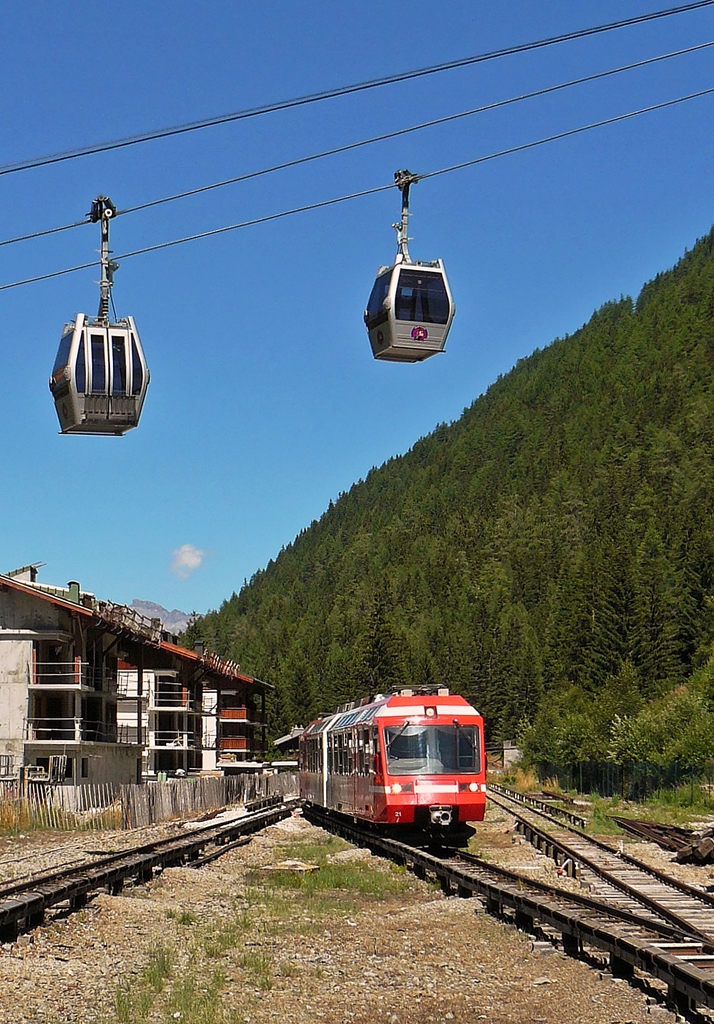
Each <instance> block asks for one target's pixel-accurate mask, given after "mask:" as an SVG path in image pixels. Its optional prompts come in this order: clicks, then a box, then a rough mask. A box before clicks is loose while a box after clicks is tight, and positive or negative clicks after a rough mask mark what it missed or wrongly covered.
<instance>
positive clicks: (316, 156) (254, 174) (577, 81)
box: [0, 40, 714, 246]
mask: <svg viewBox="0 0 714 1024" xmlns="http://www.w3.org/2000/svg"><path fill="white" fill-rule="evenodd" d="M711 46H714V40H710V41H709V42H706V43H697V44H696V45H695V46H688V47H685V48H684V49H681V50H672V51H671V52H670V53H663V54H659V55H658V56H657V57H648V58H646V59H645V60H640V61H636V62H634V63H632V64H623V65H621V66H620V67H617V68H609V69H608V70H607V71H598V72H596V73H595V74H592V75H585V76H584V77H582V78H574V79H571V80H570V81H568V82H560V83H559V84H558V85H549V86H545V87H544V88H542V89H534V90H533V91H532V92H525V93H521V94H520V95H519V96H510V97H508V98H507V99H505V100H496V101H495V102H493V103H486V104H484V105H482V106H480V107H473V108H472V109H471V110H462V111H460V112H459V113H457V114H447V115H445V116H444V117H438V118H434V119H433V120H431V121H423V122H422V123H421V124H416V125H411V126H410V127H408V128H400V129H398V130H396V131H393V132H385V133H384V134H382V135H373V136H372V137H371V138H369V139H361V140H360V141H359V142H349V143H347V144H346V145H344V146H335V147H334V148H332V149H326V150H323V151H322V152H321V153H312V154H310V155H309V156H301V157H297V158H295V159H294V160H286V161H285V162H284V163H280V164H274V165H273V166H272V167H264V168H262V169H261V170H258V171H249V172H247V173H246V174H240V175H237V176H236V177H234V178H226V179H225V180H224V181H217V182H214V183H213V184H211V185H201V186H199V187H198V188H193V189H188V190H187V191H185V192H177V193H175V194H174V195H171V196H163V197H162V198H160V199H151V200H149V201H148V202H146V203H140V204H138V205H137V206H128V207H125V208H124V209H121V210H118V211H117V215H119V214H127V213H138V212H141V211H142V210H148V209H150V208H151V207H153V206H160V205H162V204H163V203H171V202H174V201H175V200H177V199H188V198H190V197H191V196H195V195H200V194H201V193H203V192H210V191H212V190H213V189H217V188H224V187H225V186H227V185H235V184H238V183H239V182H241V181H249V180H251V179H253V178H259V177H261V176H262V175H265V174H273V173H274V172H276V171H283V170H288V169H290V168H292V167H298V166H300V165H301V164H306V163H310V162H312V161H314V160H322V159H324V158H325V157H328V156H337V155H338V154H340V153H347V152H350V151H351V150H353V149H359V148H361V147H363V146H371V145H374V144H375V143H377V142H386V141H388V140H389V139H396V138H400V137H401V136H403V135H409V134H411V133H412V132H418V131H423V130H424V129H426V128H435V127H438V126H439V125H442V124H448V123H449V122H452V121H458V120H460V119H462V118H465V117H472V116H473V115H475V114H481V113H485V112H487V111H492V110H498V109H499V108H501V107H507V106H510V105H511V104H513V103H520V102H522V101H523V100H529V99H536V98H539V97H541V96H547V95H549V94H551V93H555V92H559V91H561V90H563V89H568V88H570V87H571V86H575V85H583V84H585V83H587V82H595V81H598V80H599V79H603V78H608V77H611V76H612V75H617V74H621V73H622V72H624V71H633V70H636V69H639V68H642V67H646V66H647V65H649V64H656V63H659V62H660V61H663V60H669V59H670V58H671V57H681V56H683V55H685V54H690V53H694V52H696V51H698V50H705V49H707V48H709V47H711ZM88 223H89V221H88V220H86V219H85V220H79V221H74V222H73V223H72V224H64V225H62V226H61V227H56V228H45V229H44V230H42V231H34V232H32V233H30V234H26V235H18V236H17V237H16V238H6V239H3V240H0V246H4V245H13V244H14V243H15V242H26V241H30V240H33V239H36V238H41V237H43V236H44V235H52V234H56V233H57V232H60V231H69V230H70V229H72V228H78V227H83V226H84V225H85V224H88Z"/></svg>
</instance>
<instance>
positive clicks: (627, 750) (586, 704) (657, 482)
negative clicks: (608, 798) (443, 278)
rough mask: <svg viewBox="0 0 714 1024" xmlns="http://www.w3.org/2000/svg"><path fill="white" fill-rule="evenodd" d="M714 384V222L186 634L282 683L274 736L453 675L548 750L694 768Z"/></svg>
mask: <svg viewBox="0 0 714 1024" xmlns="http://www.w3.org/2000/svg"><path fill="white" fill-rule="evenodd" d="M713 384H714V231H713V232H711V233H710V234H709V235H707V236H706V237H705V238H703V239H701V240H700V241H699V242H698V243H697V244H696V246H695V247H694V249H693V250H692V251H691V252H688V253H686V255H685V256H684V257H683V259H681V261H680V262H679V263H678V264H677V266H676V267H674V269H672V270H669V271H667V272H664V273H661V274H659V275H658V276H657V277H656V278H655V280H653V281H651V282H649V283H648V284H646V285H645V286H644V287H643V289H642V291H641V293H640V295H639V296H638V298H637V299H636V300H633V299H631V298H629V297H623V298H620V299H618V300H616V301H612V302H608V303H607V304H606V305H604V306H603V307H602V308H601V309H600V310H598V311H597V312H596V313H595V314H594V315H593V317H592V318H591V320H590V321H589V322H588V323H587V324H585V325H584V326H583V327H582V328H581V329H580V330H578V331H577V332H576V333H574V334H573V335H571V336H568V337H564V338H559V339H557V340H555V341H554V342H553V343H552V344H551V345H549V346H548V347H547V348H545V349H543V350H537V351H535V352H534V353H533V354H532V355H531V356H529V357H528V358H526V359H523V360H521V361H520V362H519V363H518V364H517V365H516V366H515V367H514V368H513V369H512V371H511V372H510V373H508V374H507V375H505V376H503V377H501V378H499V379H498V380H497V381H496V382H495V383H494V384H493V385H492V386H491V387H490V388H489V389H488V391H487V392H486V394H483V395H481V396H480V397H478V398H477V399H476V400H475V401H474V402H473V404H472V405H471V406H470V407H469V408H467V409H466V410H465V411H464V413H463V415H462V416H461V417H460V418H459V419H458V420H457V421H456V422H454V423H451V424H448V425H447V424H442V425H440V426H438V427H437V428H436V429H435V430H434V431H433V433H431V434H430V435H428V436H427V437H424V438H422V439H420V440H419V441H417V443H416V444H415V445H414V446H413V448H412V449H411V450H410V451H409V452H408V453H407V454H405V455H404V456H400V457H396V458H393V459H391V460H390V461H389V462H388V463H386V464H385V465H383V466H381V467H379V468H375V469H373V470H372V471H371V472H370V473H369V474H368V476H367V478H366V480H360V481H359V482H358V483H355V484H354V485H353V486H352V487H351V488H350V490H349V491H348V492H347V493H344V494H341V495H340V496H339V498H338V499H337V500H336V501H335V502H334V503H330V506H329V508H328V509H327V510H326V512H325V513H324V515H323V516H322V517H321V518H320V520H319V521H316V522H313V523H312V524H311V525H310V526H309V527H308V528H307V529H305V530H304V531H303V532H302V533H301V534H300V535H299V536H298V537H297V538H296V539H295V541H294V542H293V543H292V544H290V545H289V546H288V547H287V548H285V549H284V550H282V551H281V552H280V554H279V555H278V556H277V557H276V558H275V559H274V560H273V561H271V562H270V563H269V564H268V565H267V567H266V568H265V569H264V570H262V571H260V572H258V573H256V575H255V576H254V577H253V578H252V579H251V580H250V581H249V582H247V583H246V584H245V585H244V586H243V587H242V589H241V590H240V592H239V593H234V594H233V595H232V596H231V597H230V598H229V599H228V600H226V601H225V602H224V603H223V605H222V606H221V608H220V609H219V610H217V611H215V612H210V613H209V614H207V615H206V616H204V617H202V618H200V619H198V620H197V621H196V623H195V624H194V625H193V626H192V627H191V628H190V629H189V631H188V633H187V634H186V636H185V641H184V642H186V643H193V642H194V640H195V639H198V638H202V639H204V641H205V642H206V643H207V645H208V646H209V647H210V648H211V649H213V650H215V651H216V652H218V653H220V654H222V655H225V656H230V657H232V658H235V659H236V660H237V661H239V662H240V663H241V665H242V666H243V667H244V669H245V670H246V671H248V672H250V673H251V674H254V675H256V676H258V677H260V678H261V679H264V680H266V681H268V682H271V683H272V684H273V685H274V686H275V687H276V691H275V699H274V703H273V707H272V709H271V716H272V717H271V734H272V735H273V736H277V735H280V733H281V731H287V730H288V729H290V728H291V727H292V726H293V725H295V724H305V723H306V722H307V721H309V720H310V719H312V718H314V717H316V716H317V715H318V714H320V713H323V712H328V711H330V710H332V709H333V708H334V707H335V706H336V705H337V704H339V703H341V702H344V701H346V700H350V699H354V698H357V697H362V696H366V695H367V694H369V693H374V692H377V691H385V690H387V689H389V688H391V687H393V686H397V685H400V684H403V685H410V684H411V685H420V684H425V683H440V684H443V685H446V686H449V687H451V688H452V690H454V691H456V692H459V693H462V694H464V695H465V696H466V697H468V698H469V699H471V700H472V701H473V703H474V704H475V705H476V707H477V708H478V709H479V710H480V711H481V712H482V713H483V714H484V716H485V719H486V726H487V733H488V736H489V739H490V740H491V741H492V742H493V741H498V740H499V739H503V738H513V739H518V741H519V743H521V744H522V745H523V746H524V748H525V749H526V751H527V752H529V754H530V756H531V757H532V758H534V759H541V760H548V761H552V762H557V763H574V762H576V761H578V760H587V759H590V760H603V759H606V758H608V757H610V758H613V759H615V760H617V758H618V757H620V758H621V759H624V758H627V757H630V758H632V757H644V758H646V757H648V756H652V755H653V753H657V752H658V753H659V756H664V752H665V748H666V752H667V756H668V757H670V758H671V759H679V760H680V761H681V762H683V763H690V762H691V763H694V762H695V761H697V762H698V760H699V761H700V760H701V752H702V750H705V751H708V752H711V750H712V749H714V727H713V726H712V714H711V709H712V708H714V460H713V458H712V456H713V454H714V387H713ZM688 758H689V762H688V761H687V759H688Z"/></svg>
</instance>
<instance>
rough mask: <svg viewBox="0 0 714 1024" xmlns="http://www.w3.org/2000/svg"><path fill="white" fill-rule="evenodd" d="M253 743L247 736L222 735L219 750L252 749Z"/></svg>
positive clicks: (219, 739)
mask: <svg viewBox="0 0 714 1024" xmlns="http://www.w3.org/2000/svg"><path fill="white" fill-rule="evenodd" d="M251 747H252V744H251V743H250V740H249V739H248V737H247V736H220V737H219V738H218V750H219V753H220V751H223V750H250V749H251Z"/></svg>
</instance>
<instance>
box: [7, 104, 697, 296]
mask: <svg viewBox="0 0 714 1024" xmlns="http://www.w3.org/2000/svg"><path fill="white" fill-rule="evenodd" d="M713 93H714V86H713V87H711V88H709V89H700V90H699V91H698V92H692V93H688V94H687V95H686V96H678V97H676V99H673V100H663V101H662V102H661V103H653V104H652V105H651V106H649V107H641V108H640V109H638V110H631V111H629V112H628V113H627V114H618V115H616V116H615V117H608V118H604V119H603V120H601V121H593V122H592V123H590V124H586V125H581V126H580V127H578V128H569V129H567V130H566V131H563V132H558V133H557V134H555V135H548V136H546V137H545V138H542V139H536V140H534V141H533V142H523V143H520V144H519V145H517V146H510V147H509V148H508V149H501V150H498V151H497V152H495V153H488V154H487V155H486V156H478V157H474V158H473V159H471V160H464V161H462V162H461V163H458V164H451V165H450V166H449V167H442V168H439V169H438V170H436V171H428V172H426V173H425V174H420V175H419V180H420V181H426V179H428V178H436V177H438V176H439V175H441V174H450V173H451V172H452V171H460V170H464V169H465V168H466V167H475V166H477V165H478V164H483V163H487V162H488V161H490V160H496V159H498V158H499V157H503V156H511V155H512V154H513V153H522V152H525V151H526V150H529V149H535V148H537V147H538V146H544V145H546V144H547V143H549V142H557V141H559V140H560V139H567V138H570V137H571V136H573V135H581V134H582V133H583V132H587V131H591V130H592V129H594V128H603V127H605V126H607V125H611V124H617V123H618V122H621V121H627V120H629V119H630V118H633V117H639V116H640V115H641V114H649V113H652V112H653V111H656V110H664V109H665V108H667V107H673V106H676V105H678V104H679V103H686V102H687V101H688V100H694V99H699V98H701V97H702V96H711V95H712V94H713ZM393 188H394V182H390V183H389V184H388V185H377V186H375V187H374V188H368V189H363V190H362V191H360V192H352V193H350V194H349V195H346V196H336V197H335V198H333V199H322V200H320V201H318V202H315V203H308V204H307V205H305V206H296V207H293V208H292V209H290V210H282V211H280V212H279V213H269V214H266V215H265V216H264V217H255V218H253V219H252V220H244V221H241V222H240V223H238V224H228V225H226V226H225V227H221V228H212V229H210V230H209V231H201V232H198V233H197V234H195V235H186V236H185V237H183V238H175V239H172V240H171V241H169V242H158V243H157V244H156V245H148V246H145V247H144V248H142V249H134V250H132V251H131V252H125V253H123V254H122V255H121V256H117V259H122V260H127V259H130V258H131V257H132V256H143V255H144V254H146V253H149V252H157V251H158V250H160V249H169V248H171V247H172V246H175V245H183V244H184V243H185V242H194V241H197V240H198V239H200V238H210V237H212V236H214V235H222V234H226V233H227V232H228V231H237V230H239V229H240V228H248V227H254V226H255V225H258V224H267V223H269V222H270V221H274V220H281V219H282V218H284V217H291V216H293V214H296V213H309V212H311V211H312V210H320V209H323V208H324V207H327V206H335V205H336V204H337V203H345V202H349V201H350V200H352V199H362V198H363V197H364V196H372V195H377V194H378V193H379V192H387V191H390V190H391V189H393ZM99 264H100V261H99V260H92V261H91V262H90V263H81V264H79V265H78V266H75V267H66V268H65V269H64V270H53V271H51V272H50V273H48V274H38V275H37V276H36V277H27V278H24V279H23V280H21V281H12V282H10V283H9V284H0V291H7V290H8V289H9V288H19V287H21V286H22V285H26V284H36V283H38V282H39V281H48V280H50V279H51V278H53V277H62V276H63V275H65V274H73V273H75V272H76V271H79V270H87V269H89V268H90V267H96V266H98V265H99Z"/></svg>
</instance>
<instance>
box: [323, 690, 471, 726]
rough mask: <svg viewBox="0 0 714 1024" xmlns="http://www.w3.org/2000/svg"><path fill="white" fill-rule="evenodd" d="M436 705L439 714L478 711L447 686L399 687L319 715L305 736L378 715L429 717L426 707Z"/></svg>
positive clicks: (366, 720)
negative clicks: (327, 713) (399, 688)
mask: <svg viewBox="0 0 714 1024" xmlns="http://www.w3.org/2000/svg"><path fill="white" fill-rule="evenodd" d="M427 707H434V708H436V709H437V713H438V714H439V715H457V714H458V715H461V716H462V717H463V716H467V717H471V716H476V715H478V714H479V712H478V711H477V710H476V709H475V708H474V707H472V706H471V705H470V704H469V702H468V701H467V700H466V699H465V698H464V697H461V696H459V695H458V694H450V693H449V691H448V690H447V689H446V688H445V687H441V688H440V689H439V690H434V689H429V688H425V689H423V690H411V689H408V690H400V691H398V692H396V693H392V694H389V695H388V696H385V695H384V694H378V695H377V696H376V697H375V698H374V699H373V700H369V698H366V699H365V700H363V701H354V702H353V703H352V704H348V705H343V707H341V708H338V710H337V711H336V712H335V713H334V714H332V715H326V716H325V717H324V718H318V719H317V720H316V721H315V722H311V723H310V725H308V727H307V728H306V729H305V732H304V733H303V735H304V736H317V735H319V734H320V733H323V732H326V731H327V730H328V729H329V730H333V729H347V728H349V727H350V726H354V725H369V724H370V723H372V722H374V721H375V720H376V719H382V718H403V717H405V716H406V717H409V716H411V715H413V716H414V717H415V718H424V717H426V708H427Z"/></svg>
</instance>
